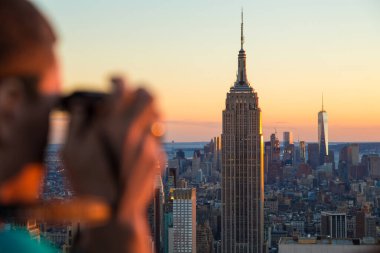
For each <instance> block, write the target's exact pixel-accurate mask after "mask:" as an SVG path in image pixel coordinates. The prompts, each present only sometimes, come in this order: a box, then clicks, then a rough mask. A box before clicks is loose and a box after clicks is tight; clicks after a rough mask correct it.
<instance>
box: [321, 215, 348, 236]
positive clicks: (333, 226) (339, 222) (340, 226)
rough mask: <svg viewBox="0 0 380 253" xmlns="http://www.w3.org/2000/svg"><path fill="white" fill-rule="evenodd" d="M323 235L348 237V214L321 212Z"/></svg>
mask: <svg viewBox="0 0 380 253" xmlns="http://www.w3.org/2000/svg"><path fill="white" fill-rule="evenodd" d="M321 235H326V236H330V237H331V238H347V216H346V214H345V213H336V212H321Z"/></svg>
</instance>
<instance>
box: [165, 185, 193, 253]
mask: <svg viewBox="0 0 380 253" xmlns="http://www.w3.org/2000/svg"><path fill="white" fill-rule="evenodd" d="M172 194H173V195H172V198H173V229H172V240H169V244H170V243H171V242H172V244H173V245H172V246H171V245H169V252H173V253H196V252H197V244H196V229H197V228H196V192H195V189H194V188H193V189H190V188H181V189H180V188H177V189H172ZM169 237H170V232H169ZM170 249H172V251H171V250H170Z"/></svg>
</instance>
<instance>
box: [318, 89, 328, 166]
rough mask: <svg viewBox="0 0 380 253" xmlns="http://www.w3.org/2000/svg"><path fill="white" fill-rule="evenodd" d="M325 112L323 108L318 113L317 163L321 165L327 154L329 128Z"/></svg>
mask: <svg viewBox="0 0 380 253" xmlns="http://www.w3.org/2000/svg"><path fill="white" fill-rule="evenodd" d="M327 123H328V122H327V112H326V111H325V109H324V108H323V96H322V110H321V111H320V112H319V113H318V144H319V164H320V165H323V164H324V163H325V162H326V159H327V157H328V155H329V128H328V124H327Z"/></svg>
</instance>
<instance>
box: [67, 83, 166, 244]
mask: <svg viewBox="0 0 380 253" xmlns="http://www.w3.org/2000/svg"><path fill="white" fill-rule="evenodd" d="M112 84H113V93H112V94H111V96H110V97H109V98H107V99H105V100H103V101H99V103H98V104H97V105H95V106H92V108H88V107H86V106H83V104H81V103H80V101H78V103H77V104H75V103H73V105H72V108H71V119H70V127H69V135H68V138H67V143H66V145H65V148H64V162H65V166H66V169H67V170H68V172H69V176H70V179H71V183H72V186H73V188H74V191H75V192H76V193H77V194H78V195H80V196H92V197H100V198H102V199H103V200H105V201H106V202H108V203H109V204H110V205H111V206H112V208H113V209H114V217H113V220H114V222H115V221H116V222H117V224H120V225H122V226H123V225H124V226H125V227H127V228H128V230H130V231H132V232H131V233H132V234H133V237H134V238H135V240H134V242H133V245H129V247H130V249H131V248H133V249H135V250H137V251H139V252H146V250H147V248H146V245H147V244H146V242H145V240H146V236H147V235H148V230H147V223H146V208H147V205H148V203H149V201H150V200H151V198H152V196H153V191H154V180H155V176H156V175H157V174H160V173H161V169H162V167H163V161H164V155H163V150H162V148H161V145H160V139H159V138H158V137H160V135H162V126H161V123H160V122H159V114H158V112H157V109H156V106H155V104H154V99H153V97H152V96H151V95H149V94H148V93H147V92H146V91H145V90H143V89H137V90H130V89H127V88H126V85H125V83H124V81H123V80H122V79H119V78H114V79H113V80H112ZM111 227H113V226H111ZM111 227H105V228H104V229H105V230H106V231H108V230H110V229H111V231H109V235H110V236H112V234H113V232H115V231H112V228H111ZM95 231H97V230H92V232H91V231H90V232H89V233H90V234H87V235H85V236H90V237H92V236H91V233H95V234H96V233H98V232H95ZM100 231H102V233H104V230H100ZM131 233H130V234H131ZM95 234H94V236H95ZM130 234H129V235H130ZM90 241H91V240H90ZM83 247H86V246H83ZM131 252H132V251H131Z"/></svg>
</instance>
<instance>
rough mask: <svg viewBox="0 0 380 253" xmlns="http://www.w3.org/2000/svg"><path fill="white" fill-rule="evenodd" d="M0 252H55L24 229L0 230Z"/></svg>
mask: <svg viewBox="0 0 380 253" xmlns="http://www.w3.org/2000/svg"><path fill="white" fill-rule="evenodd" d="M0 252H1V253H11V252H17V253H27V252H36V253H53V252H56V251H55V250H54V249H53V248H51V247H49V246H48V245H46V244H45V243H43V242H40V241H39V240H37V239H33V238H31V237H30V235H29V233H28V231H26V230H0Z"/></svg>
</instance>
